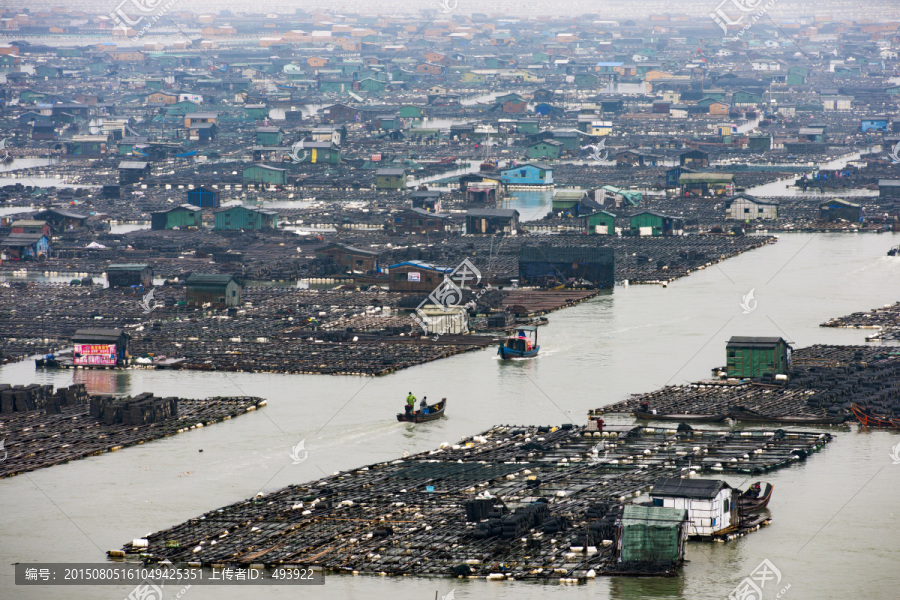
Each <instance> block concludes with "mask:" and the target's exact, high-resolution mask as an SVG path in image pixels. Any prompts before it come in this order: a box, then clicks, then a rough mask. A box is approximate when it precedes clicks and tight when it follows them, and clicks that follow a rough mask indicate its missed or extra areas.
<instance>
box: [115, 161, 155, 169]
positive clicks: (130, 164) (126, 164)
mask: <svg viewBox="0 0 900 600" xmlns="http://www.w3.org/2000/svg"><path fill="white" fill-rule="evenodd" d="M149 164H150V163H148V162H147V161H144V160H123V161H122V162H120V163H119V168H120V169H146V168H147V166H148V165H149Z"/></svg>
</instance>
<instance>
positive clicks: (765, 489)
mask: <svg viewBox="0 0 900 600" xmlns="http://www.w3.org/2000/svg"><path fill="white" fill-rule="evenodd" d="M773 489H774V486H773V485H772V484H771V483H767V482H765V481H757V482H756V483H754V484H753V485H751V486H750V487H749V488H747V489H746V490H745V491H744V492H742V493H741V495H740V496H738V510H739V511H740V512H742V513H744V514H747V513H752V512H756V511H759V510H762V509H764V508H765V507H766V506H768V505H769V500H771V499H772V490H773Z"/></svg>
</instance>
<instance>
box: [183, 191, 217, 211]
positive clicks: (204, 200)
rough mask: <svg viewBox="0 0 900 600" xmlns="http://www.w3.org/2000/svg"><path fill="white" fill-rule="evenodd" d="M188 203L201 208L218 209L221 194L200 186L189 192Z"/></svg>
mask: <svg viewBox="0 0 900 600" xmlns="http://www.w3.org/2000/svg"><path fill="white" fill-rule="evenodd" d="M187 201H188V204H190V205H192V206H198V207H200V208H218V206H219V192H217V191H216V190H211V189H209V188H207V187H203V186H200V187H198V188H195V189H193V190H188V193H187Z"/></svg>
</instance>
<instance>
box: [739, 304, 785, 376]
mask: <svg viewBox="0 0 900 600" xmlns="http://www.w3.org/2000/svg"><path fill="white" fill-rule="evenodd" d="M754 306H755V304H754ZM725 349H726V351H727V362H726V363H725V364H726V367H725V368H726V371H727V373H728V376H729V377H761V376H762V375H763V373H772V374H773V375H783V374H786V373H787V372H788V370H790V368H791V345H790V344H789V343H788V342H786V341H784V339H783V338H780V337H748V336H737V335H736V336H733V337H732V338H731V339H730V340H728V344H727V345H726V346H725Z"/></svg>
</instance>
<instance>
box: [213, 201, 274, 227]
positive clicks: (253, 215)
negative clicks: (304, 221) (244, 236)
mask: <svg viewBox="0 0 900 600" xmlns="http://www.w3.org/2000/svg"><path fill="white" fill-rule="evenodd" d="M277 227H278V213H277V212H276V211H274V210H269V209H267V208H259V207H252V206H251V207H247V206H229V207H228V208H226V209H224V210H220V211H219V212H217V213H216V224H215V229H216V230H217V231H222V230H231V231H238V230H241V229H246V230H260V229H275V228H277Z"/></svg>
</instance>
